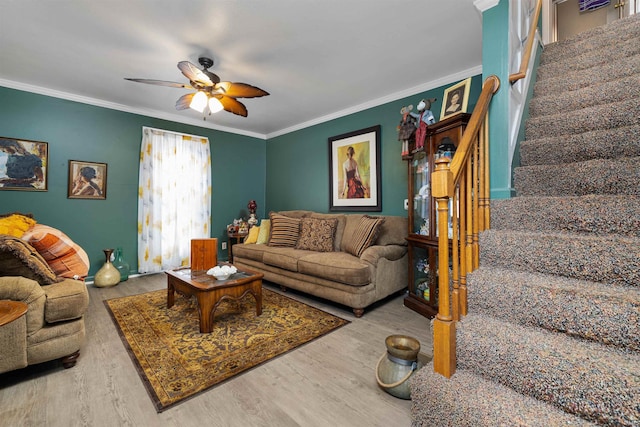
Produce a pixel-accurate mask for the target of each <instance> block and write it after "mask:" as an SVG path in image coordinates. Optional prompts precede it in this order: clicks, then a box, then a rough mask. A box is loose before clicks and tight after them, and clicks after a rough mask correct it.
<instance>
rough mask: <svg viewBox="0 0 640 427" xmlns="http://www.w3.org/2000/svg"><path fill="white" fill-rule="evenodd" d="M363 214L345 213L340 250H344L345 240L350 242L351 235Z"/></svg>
mask: <svg viewBox="0 0 640 427" xmlns="http://www.w3.org/2000/svg"><path fill="white" fill-rule="evenodd" d="M363 216H364V215H363V214H349V215H345V217H346V218H345V224H344V231H343V232H342V242H340V250H341V251H342V252H345V251H346V245H347V242H350V241H351V239H352V236H353V233H354V232H355V231H356V228H358V225H359V224H360V220H361V219H362V217H363Z"/></svg>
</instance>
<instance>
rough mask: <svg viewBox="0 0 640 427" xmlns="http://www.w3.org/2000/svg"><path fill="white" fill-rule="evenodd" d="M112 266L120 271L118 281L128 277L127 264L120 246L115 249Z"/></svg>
mask: <svg viewBox="0 0 640 427" xmlns="http://www.w3.org/2000/svg"><path fill="white" fill-rule="evenodd" d="M113 266H114V267H115V268H117V269H118V271H119V272H120V281H121V282H124V281H126V280H127V279H128V278H129V264H128V263H127V262H126V261H125V260H124V255H123V254H122V248H118V249H116V252H115V258H114V260H113Z"/></svg>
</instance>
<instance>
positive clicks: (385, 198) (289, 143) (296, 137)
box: [266, 75, 482, 216]
mask: <svg viewBox="0 0 640 427" xmlns="http://www.w3.org/2000/svg"><path fill="white" fill-rule="evenodd" d="M456 83H457V82H452V83H451V84H449V85H446V86H443V87H439V88H436V89H432V90H429V91H427V92H422V93H418V94H415V95H412V96H410V97H407V98H403V99H399V100H397V101H392V102H389V103H386V104H383V105H380V106H377V107H373V108H369V109H367V110H364V111H360V112H357V113H354V114H350V115H348V116H344V117H341V118H338V119H334V120H331V121H328V122H325V123H321V124H318V125H315V126H310V127H308V128H305V129H301V130H298V131H295V132H291V133H288V134H285V135H281V136H278V137H274V138H270V139H269V140H268V141H267V195H266V199H267V212H268V211H271V210H273V211H278V210H288V209H308V210H313V211H316V212H329V148H328V144H329V143H328V138H330V137H332V136H336V135H341V134H344V133H347V132H351V131H355V130H359V129H363V128H367V127H370V126H375V125H378V124H379V125H381V144H380V145H381V148H380V150H381V156H380V157H381V159H380V161H381V165H380V166H381V175H382V183H381V185H382V188H381V190H382V212H381V213H382V214H385V215H403V216H404V215H406V214H407V213H406V211H405V210H404V207H403V205H404V199H406V198H407V176H408V171H407V162H406V161H403V160H402V158H401V156H400V149H401V144H400V142H399V141H398V133H397V130H396V127H397V126H398V123H399V122H400V119H401V115H400V109H401V108H402V107H403V106H405V105H409V104H412V105H413V106H414V111H415V107H416V106H417V104H418V102H420V100H421V99H422V98H437V101H436V102H435V103H434V104H433V105H432V107H431V110H432V111H433V113H434V115H435V117H436V119H438V118H439V117H440V110H441V108H442V95H443V94H444V90H445V89H446V88H448V87H450V86H452V85H453V84H456ZM481 89H482V79H481V76H480V75H477V76H474V77H473V79H472V82H471V90H470V93H469V104H468V107H467V111H469V112H471V111H472V110H473V108H474V107H475V104H476V101H477V99H478V96H479V95H480V90H481Z"/></svg>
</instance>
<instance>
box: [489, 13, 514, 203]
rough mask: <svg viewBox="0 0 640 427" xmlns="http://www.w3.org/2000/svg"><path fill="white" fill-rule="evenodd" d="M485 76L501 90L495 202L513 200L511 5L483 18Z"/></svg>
mask: <svg viewBox="0 0 640 427" xmlns="http://www.w3.org/2000/svg"><path fill="white" fill-rule="evenodd" d="M482 74H483V78H487V77H488V76H490V75H495V76H497V77H498V78H499V79H500V89H498V92H496V94H495V95H494V96H493V100H492V101H491V105H490V107H489V141H490V144H489V161H490V164H491V198H492V199H505V198H509V197H511V196H512V188H511V174H510V173H509V164H510V160H509V90H508V89H509V88H508V86H509V2H508V1H507V0H500V3H499V4H498V5H497V6H495V7H492V8H491V9H488V10H486V11H485V12H484V13H483V14H482Z"/></svg>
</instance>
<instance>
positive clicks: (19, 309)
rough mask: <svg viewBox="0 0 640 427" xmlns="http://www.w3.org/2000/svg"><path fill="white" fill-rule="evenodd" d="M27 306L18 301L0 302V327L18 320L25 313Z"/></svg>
mask: <svg viewBox="0 0 640 427" xmlns="http://www.w3.org/2000/svg"><path fill="white" fill-rule="evenodd" d="M27 308H28V307H27V304H25V303H23V302H20V301H11V300H0V326H4V325H7V324H9V323H11V322H13V321H14V320H16V319H19V318H20V317H22V316H23V315H24V314H25V313H26V312H27Z"/></svg>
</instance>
